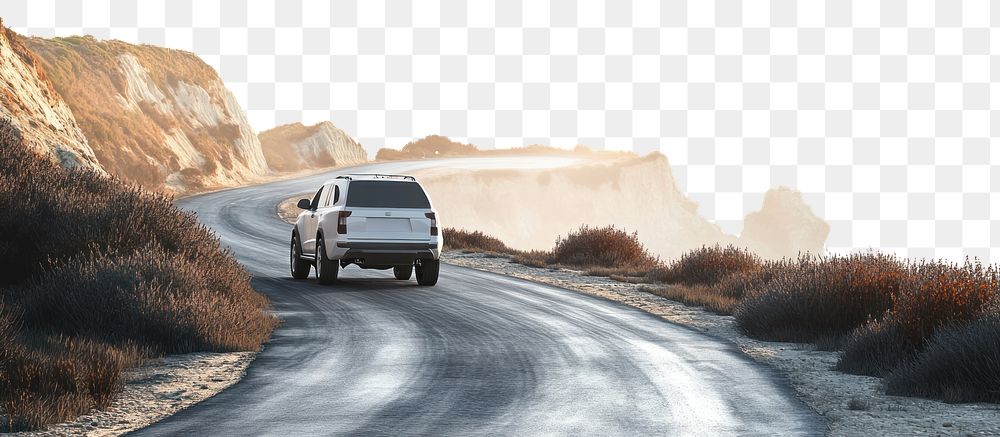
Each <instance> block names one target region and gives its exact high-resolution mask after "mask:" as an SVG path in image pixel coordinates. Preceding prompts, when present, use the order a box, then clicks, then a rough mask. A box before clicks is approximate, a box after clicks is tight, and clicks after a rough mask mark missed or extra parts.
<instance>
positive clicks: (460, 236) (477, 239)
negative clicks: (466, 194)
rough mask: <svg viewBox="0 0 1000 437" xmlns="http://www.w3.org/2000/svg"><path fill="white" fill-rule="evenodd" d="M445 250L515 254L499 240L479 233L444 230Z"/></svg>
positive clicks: (462, 230) (453, 229) (451, 229)
mask: <svg viewBox="0 0 1000 437" xmlns="http://www.w3.org/2000/svg"><path fill="white" fill-rule="evenodd" d="M442 235H443V236H444V249H445V250H462V251H465V252H470V253H471V252H476V253H496V254H504V255H513V254H515V253H517V251H515V250H514V249H511V248H509V247H507V245H506V244H504V243H503V242H502V241H500V240H499V239H497V238H495V237H492V236H490V235H486V234H484V233H482V232H479V231H466V230H464V229H455V228H444V229H443V230H442Z"/></svg>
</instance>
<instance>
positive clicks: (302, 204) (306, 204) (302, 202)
mask: <svg viewBox="0 0 1000 437" xmlns="http://www.w3.org/2000/svg"><path fill="white" fill-rule="evenodd" d="M297 206H298V207H299V209H309V208H312V202H311V201H310V200H309V199H299V203H298V205H297Z"/></svg>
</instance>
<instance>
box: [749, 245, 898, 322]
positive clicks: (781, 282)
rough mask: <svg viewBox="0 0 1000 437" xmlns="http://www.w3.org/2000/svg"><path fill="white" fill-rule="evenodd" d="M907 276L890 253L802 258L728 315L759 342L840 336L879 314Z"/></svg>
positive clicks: (880, 315)
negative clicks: (760, 340)
mask: <svg viewBox="0 0 1000 437" xmlns="http://www.w3.org/2000/svg"><path fill="white" fill-rule="evenodd" d="M907 275H908V268H907V265H906V264H904V263H902V262H900V261H899V260H897V259H896V258H895V257H893V256H891V255H885V254H876V253H865V254H852V255H848V256H834V257H829V258H821V257H813V256H803V257H800V258H799V260H798V261H797V262H790V263H788V264H787V265H786V266H784V268H781V269H778V270H776V272H775V273H774V275H773V277H772V278H771V280H770V282H769V283H768V285H767V286H766V287H765V288H762V289H760V290H756V291H753V292H751V293H749V294H747V295H746V296H745V297H744V299H743V300H742V301H741V302H740V304H739V305H738V306H737V307H736V310H735V311H734V315H735V316H736V321H737V323H738V324H739V326H740V328H741V329H743V331H745V332H746V333H747V334H748V335H750V336H751V337H754V338H758V339H763V340H772V341H793V342H813V341H816V340H818V339H824V338H826V339H828V338H831V337H839V336H844V335H848V334H850V333H851V331H853V330H855V329H857V328H858V327H859V326H861V325H862V324H863V323H865V322H866V321H868V320H870V319H873V318H880V317H882V316H883V315H884V313H885V312H886V311H887V310H888V309H889V308H890V307H891V306H892V302H893V297H894V296H895V295H896V294H897V293H898V291H899V287H900V284H901V283H902V281H903V280H904V279H905V278H906V277H907Z"/></svg>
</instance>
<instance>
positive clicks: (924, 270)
mask: <svg viewBox="0 0 1000 437" xmlns="http://www.w3.org/2000/svg"><path fill="white" fill-rule="evenodd" d="M998 286H1000V282H998V275H997V271H996V269H995V268H994V267H988V268H985V267H983V266H982V265H980V264H978V263H966V264H965V265H964V266H956V265H952V264H947V263H941V262H925V263H922V264H918V265H915V266H913V268H912V269H911V274H910V276H909V277H908V280H907V281H905V282H904V283H903V284H902V287H901V289H900V290H899V292H898V293H897V294H896V295H894V297H893V303H892V309H891V311H890V312H889V314H888V316H887V317H886V319H885V320H884V321H883V322H882V325H883V326H881V327H880V329H859V330H858V331H856V332H855V333H854V334H853V335H852V336H851V338H850V340H849V341H848V343H847V345H846V346H845V348H844V352H843V354H842V355H841V357H840V360H839V362H838V364H837V367H838V368H839V369H842V370H844V371H846V372H850V373H857V374H862V375H872V376H884V375H886V374H888V373H889V372H891V371H893V370H894V369H896V368H897V367H898V366H900V365H901V364H903V363H905V362H906V361H907V360H909V359H910V358H911V357H912V356H914V355H916V354H918V353H919V352H920V351H921V350H923V348H924V345H925V344H926V343H927V342H928V341H929V340H930V339H931V337H932V336H933V335H934V333H935V331H936V330H938V329H941V328H943V327H945V326H951V325H961V324H963V323H968V322H972V321H975V320H977V319H979V318H980V317H982V316H983V315H984V313H985V312H986V311H987V309H988V308H991V306H990V305H991V304H992V303H993V302H994V301H995V300H996V299H998V296H1000V293H998V291H997V290H998Z"/></svg>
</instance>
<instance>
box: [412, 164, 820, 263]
mask: <svg viewBox="0 0 1000 437" xmlns="http://www.w3.org/2000/svg"><path fill="white" fill-rule="evenodd" d="M420 178H421V182H422V183H423V184H424V186H425V187H426V189H427V191H428V192H429V193H430V195H431V198H433V199H434V205H435V207H436V208H437V209H438V210H439V211H440V213H441V214H440V215H441V217H442V221H443V225H444V226H448V227H455V228H465V229H472V230H480V231H483V232H485V233H487V234H490V235H493V236H496V237H498V238H500V239H501V240H503V241H504V242H506V243H507V244H509V245H510V246H511V247H514V248H517V249H538V250H547V249H549V248H551V247H552V244H553V243H554V242H555V240H556V237H557V236H559V235H566V232H568V231H569V230H571V229H576V228H577V227H579V226H581V225H589V226H594V227H600V226H606V225H615V226H617V227H619V228H623V229H627V230H629V231H637V232H638V235H639V238H640V240H641V241H642V243H643V244H644V245H646V247H648V248H649V249H650V250H651V251H652V252H653V253H655V254H656V255H659V256H661V257H664V258H673V257H676V256H679V255H680V254H682V253H684V252H686V251H688V250H690V249H693V248H697V247H700V246H702V245H706V244H707V245H712V244H735V245H738V246H745V247H748V248H751V249H753V250H755V251H758V252H759V253H761V254H765V255H766V256H768V257H781V256H795V255H796V254H797V253H798V252H800V251H811V252H820V251H822V250H823V243H824V242H825V241H826V237H827V234H828V233H829V227H828V226H826V223H824V222H823V221H822V220H820V219H819V218H817V217H816V216H815V215H813V214H812V212H811V211H810V210H809V208H808V206H806V205H805V204H804V203H802V200H801V198H800V197H798V196H796V195H794V194H789V193H794V192H791V191H789V190H785V189H782V190H778V194H776V195H773V194H768V195H767V196H766V198H767V199H769V201H768V202H765V204H764V206H763V212H760V213H754V214H752V215H751V220H750V222H749V223H750V224H749V227H750V229H751V231H750V233H749V236H750V237H751V238H748V239H741V238H739V237H737V236H734V235H729V234H726V233H724V232H723V231H722V230H721V229H720V228H719V227H718V226H717V225H715V224H713V223H711V222H710V221H708V220H707V219H705V218H704V217H702V216H701V215H700V214H699V213H698V206H697V204H696V203H695V202H693V201H691V200H690V199H688V198H687V196H685V195H684V194H683V193H682V192H681V191H680V189H679V187H678V186H677V183H676V181H675V180H674V177H673V175H672V172H671V169H670V163H669V162H668V160H667V158H666V157H665V156H663V155H661V154H659V153H654V154H651V155H647V156H645V157H641V158H625V159H616V160H611V161H603V162H601V161H597V162H590V163H587V164H585V165H582V166H576V167H566V168H559V169H546V170H493V171H475V170H452V171H448V172H441V171H433V172H425V173H423V174H421V175H420ZM787 211H795V214H794V215H783V214H784V213H785V212H787ZM770 227H777V229H780V230H778V231H776V232H771V233H762V232H758V231H757V230H756V229H760V228H770ZM785 229H795V232H783V230H785Z"/></svg>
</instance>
